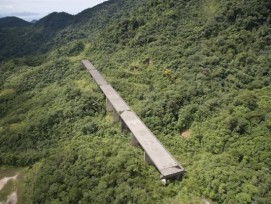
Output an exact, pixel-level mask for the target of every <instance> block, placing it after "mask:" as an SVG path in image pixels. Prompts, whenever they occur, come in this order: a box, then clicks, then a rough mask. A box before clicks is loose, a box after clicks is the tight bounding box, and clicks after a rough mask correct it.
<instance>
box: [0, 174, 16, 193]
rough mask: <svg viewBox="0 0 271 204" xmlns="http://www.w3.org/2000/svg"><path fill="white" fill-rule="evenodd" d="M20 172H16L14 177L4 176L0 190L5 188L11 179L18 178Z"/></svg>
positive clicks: (0, 182)
mask: <svg viewBox="0 0 271 204" xmlns="http://www.w3.org/2000/svg"><path fill="white" fill-rule="evenodd" d="M17 176H18V174H16V175H15V176H12V177H4V178H2V179H1V180H0V191H1V190H2V189H3V188H4V186H5V185H6V184H7V182H8V181H9V180H16V179H17Z"/></svg>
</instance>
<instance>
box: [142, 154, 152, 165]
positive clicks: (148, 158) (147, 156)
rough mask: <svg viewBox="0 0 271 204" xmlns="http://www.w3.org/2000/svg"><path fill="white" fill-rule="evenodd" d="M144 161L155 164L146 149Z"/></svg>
mask: <svg viewBox="0 0 271 204" xmlns="http://www.w3.org/2000/svg"><path fill="white" fill-rule="evenodd" d="M144 161H145V162H146V163H147V164H149V165H154V164H153V162H152V160H151V158H150V157H149V155H148V154H147V153H146V152H145V151H144Z"/></svg>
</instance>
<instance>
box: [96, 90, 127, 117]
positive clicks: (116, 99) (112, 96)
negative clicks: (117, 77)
mask: <svg viewBox="0 0 271 204" xmlns="http://www.w3.org/2000/svg"><path fill="white" fill-rule="evenodd" d="M100 88H101V90H102V92H103V93H104V95H105V96H106V98H107V99H108V100H109V101H110V103H111V104H112V106H113V107H114V109H115V110H116V111H117V112H118V113H122V112H123V111H127V110H130V107H129V106H128V105H127V104H126V103H125V101H124V100H123V99H122V98H121V96H120V95H119V94H118V93H117V92H116V91H115V89H114V88H113V87H112V86H111V85H103V86H100Z"/></svg>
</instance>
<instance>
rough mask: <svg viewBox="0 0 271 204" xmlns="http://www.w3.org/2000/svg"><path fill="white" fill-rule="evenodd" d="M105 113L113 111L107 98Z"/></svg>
mask: <svg viewBox="0 0 271 204" xmlns="http://www.w3.org/2000/svg"><path fill="white" fill-rule="evenodd" d="M106 111H108V112H112V111H113V106H112V104H111V102H110V101H109V100H108V98H106Z"/></svg>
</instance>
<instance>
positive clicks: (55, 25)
mask: <svg viewBox="0 0 271 204" xmlns="http://www.w3.org/2000/svg"><path fill="white" fill-rule="evenodd" d="M72 19H73V15H70V14H68V13H65V12H60V13H58V12H53V13H51V14H49V15H47V16H45V17H43V18H42V19H40V20H38V21H37V22H36V23H35V26H37V27H40V26H42V27H44V28H46V29H52V30H55V29H57V30H60V29H63V28H65V27H66V26H68V25H70V24H71V23H72Z"/></svg>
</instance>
